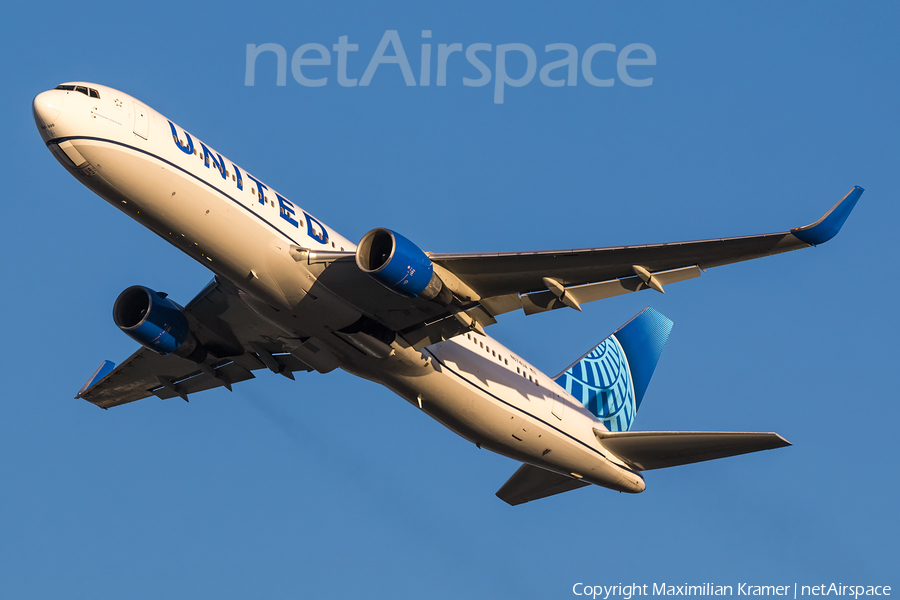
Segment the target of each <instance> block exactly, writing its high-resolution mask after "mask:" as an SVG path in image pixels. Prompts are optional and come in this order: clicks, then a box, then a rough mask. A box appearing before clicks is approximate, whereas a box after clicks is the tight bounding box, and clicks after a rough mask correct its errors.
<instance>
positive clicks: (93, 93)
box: [54, 85, 100, 99]
mask: <svg viewBox="0 0 900 600" xmlns="http://www.w3.org/2000/svg"><path fill="white" fill-rule="evenodd" d="M54 89H57V90H65V91H67V92H81V93H82V94H84V95H85V96H90V97H91V98H97V99H99V98H100V92H98V91H97V90H95V89H94V88H89V87H86V86H83V85H58V86H56V87H55V88H54Z"/></svg>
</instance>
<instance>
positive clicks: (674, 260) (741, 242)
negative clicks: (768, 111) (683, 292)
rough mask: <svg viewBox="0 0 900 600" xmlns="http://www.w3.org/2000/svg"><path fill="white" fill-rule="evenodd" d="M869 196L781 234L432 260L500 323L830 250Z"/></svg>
mask: <svg viewBox="0 0 900 600" xmlns="http://www.w3.org/2000/svg"><path fill="white" fill-rule="evenodd" d="M862 193H863V188H861V187H859V186H857V187H854V188H853V189H852V190H850V191H849V192H848V193H847V194H846V195H845V196H844V197H843V198H841V200H840V201H839V202H838V203H837V204H836V205H835V206H834V207H832V208H831V210H829V211H828V212H827V213H826V214H825V215H824V216H823V217H822V218H820V219H819V220H818V221H816V222H815V223H812V224H811V225H807V226H805V227H797V228H794V229H791V230H790V231H784V232H781V233H771V234H765V235H753V236H745V237H733V238H721V239H710V240H699V241H691V242H676V243H669V244H651V245H643V246H620V247H610V248H585V249H580V250H557V251H544V252H510V253H493V254H432V255H431V260H432V261H434V262H435V263H437V264H438V265H440V266H441V267H443V268H445V269H447V270H448V271H450V272H452V273H453V274H454V275H455V276H456V277H458V278H459V279H460V280H461V281H463V282H464V283H465V284H467V285H468V286H469V287H470V288H472V290H474V291H475V292H476V293H477V294H478V295H479V296H480V302H481V304H482V306H484V307H485V308H486V309H487V310H488V312H490V313H491V314H492V315H494V316H496V315H497V314H500V313H502V312H507V311H510V310H516V309H518V308H522V309H523V310H524V311H525V313H526V314H533V313H537V312H543V311H546V310H553V309H556V308H562V307H564V306H571V307H573V308H578V307H579V305H580V304H581V303H583V302H591V301H593V300H599V299H601V298H608V297H611V296H615V295H619V294H625V293H628V292H633V291H638V290H642V289H656V290H657V291H660V292H662V291H663V288H664V286H665V285H668V284H669V283H674V282H676V281H682V280H685V279H690V278H693V277H698V276H699V275H700V271H701V270H703V269H708V268H710V267H718V266H721V265H727V264H730V263H734V262H740V261H744V260H750V259H754V258H761V257H763V256H771V255H773V254H780V253H782V252H789V251H791V250H798V249H800V248H808V247H809V246H815V245H818V244H822V243H825V242H827V241H828V240H830V239H831V238H832V237H834V236H835V235H836V234H837V232H838V231H839V230H840V228H841V226H842V225H843V224H844V221H846V219H847V216H848V215H849V214H850V211H852V210H853V207H854V206H855V205H856V203H857V201H858V200H859V197H860V196H861V195H862ZM548 284H549V285H548ZM579 310H580V308H579Z"/></svg>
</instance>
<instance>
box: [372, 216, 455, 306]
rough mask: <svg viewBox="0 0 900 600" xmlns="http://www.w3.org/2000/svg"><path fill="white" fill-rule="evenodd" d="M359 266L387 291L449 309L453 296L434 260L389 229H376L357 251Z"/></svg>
mask: <svg viewBox="0 0 900 600" xmlns="http://www.w3.org/2000/svg"><path fill="white" fill-rule="evenodd" d="M356 264H357V266H358V267H359V268H360V269H361V270H362V271H363V272H364V273H366V274H367V275H368V276H369V277H371V278H372V279H374V280H375V281H377V282H378V283H380V284H381V285H383V286H384V287H386V288H387V289H389V290H391V291H392V292H395V293H397V294H400V295H401V296H406V297H408V298H422V299H423V300H430V301H432V302H437V303H438V304H442V305H444V306H447V305H448V304H450V302H451V301H452V300H453V294H452V293H451V292H450V290H449V289H447V287H446V286H445V285H444V282H443V281H441V278H440V277H439V276H438V274H437V273H435V272H434V266H433V265H432V264H431V259H430V258H428V256H427V255H426V254H425V253H424V252H422V250H420V249H419V247H418V246H416V245H415V244H413V243H412V242H411V241H409V240H408V239H406V238H405V237H403V236H402V235H400V234H399V233H396V232H394V231H391V230H390V229H384V228H380V227H379V228H378V229H373V230H372V231H370V232H369V233H367V234H366V235H364V236H363V238H362V240H360V242H359V245H358V246H357V248H356Z"/></svg>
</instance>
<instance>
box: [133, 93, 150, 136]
mask: <svg viewBox="0 0 900 600" xmlns="http://www.w3.org/2000/svg"><path fill="white" fill-rule="evenodd" d="M134 132H135V133H136V134H137V135H139V136H141V137H142V138H144V139H145V140H146V139H147V136H148V135H150V111H148V110H147V107H146V106H144V105H143V104H141V103H140V102H135V103H134Z"/></svg>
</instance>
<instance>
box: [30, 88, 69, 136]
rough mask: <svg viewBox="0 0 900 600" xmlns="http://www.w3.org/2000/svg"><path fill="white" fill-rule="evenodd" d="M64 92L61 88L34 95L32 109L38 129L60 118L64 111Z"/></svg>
mask: <svg viewBox="0 0 900 600" xmlns="http://www.w3.org/2000/svg"><path fill="white" fill-rule="evenodd" d="M62 104H63V93H62V92H61V91H59V90H49V91H46V92H41V93H40V94H38V95H37V96H35V97H34V102H33V103H32V105H31V110H32V112H33V113H34V122H35V123H36V124H37V126H38V129H42V128H43V127H46V126H47V125H50V124H52V123H54V122H55V121H56V119H57V118H59V114H60V112H61V111H62Z"/></svg>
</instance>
